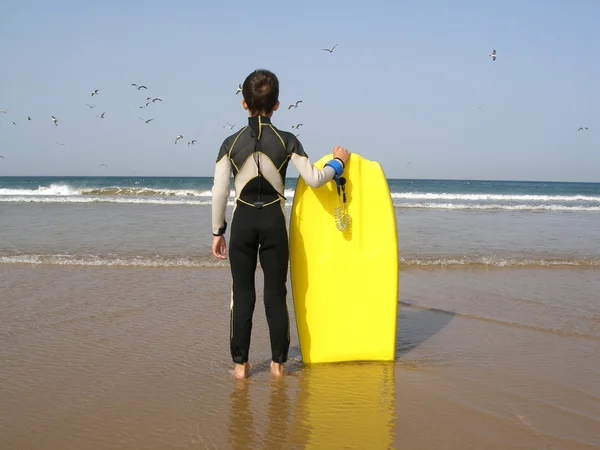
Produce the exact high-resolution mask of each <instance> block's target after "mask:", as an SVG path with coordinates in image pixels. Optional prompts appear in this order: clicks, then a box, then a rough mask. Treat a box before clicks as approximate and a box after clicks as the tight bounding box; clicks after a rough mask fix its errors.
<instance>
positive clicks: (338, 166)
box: [325, 159, 344, 178]
mask: <svg viewBox="0 0 600 450" xmlns="http://www.w3.org/2000/svg"><path fill="white" fill-rule="evenodd" d="M327 166H329V167H332V168H333V170H335V175H334V178H339V177H341V176H342V174H343V173H344V166H343V165H342V162H341V161H339V160H338V159H332V160H330V161H327V163H326V164H325V167H327Z"/></svg>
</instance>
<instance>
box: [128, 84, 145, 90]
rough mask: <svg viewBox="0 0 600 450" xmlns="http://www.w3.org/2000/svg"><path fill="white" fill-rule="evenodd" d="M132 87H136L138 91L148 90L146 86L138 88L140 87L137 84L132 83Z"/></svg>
mask: <svg viewBox="0 0 600 450" xmlns="http://www.w3.org/2000/svg"><path fill="white" fill-rule="evenodd" d="M131 85H132V86H135V87H136V88H137V90H138V91H139V90H140V89H148V88H147V87H146V86H144V85H141V86H138V85H137V84H135V83H131Z"/></svg>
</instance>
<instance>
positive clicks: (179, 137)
mask: <svg viewBox="0 0 600 450" xmlns="http://www.w3.org/2000/svg"><path fill="white" fill-rule="evenodd" d="M179 139H183V136H182V135H181V134H180V135H179V136H177V137H176V138H175V143H176V144H177V141H179Z"/></svg>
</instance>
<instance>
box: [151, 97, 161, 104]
mask: <svg viewBox="0 0 600 450" xmlns="http://www.w3.org/2000/svg"><path fill="white" fill-rule="evenodd" d="M156 102H162V99H160V98H158V97H156V98H153V99H152V103H156Z"/></svg>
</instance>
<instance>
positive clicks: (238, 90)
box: [235, 84, 242, 95]
mask: <svg viewBox="0 0 600 450" xmlns="http://www.w3.org/2000/svg"><path fill="white" fill-rule="evenodd" d="M240 92H242V85H241V84H238V88H237V91H235V95H238V94H239V93H240Z"/></svg>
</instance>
